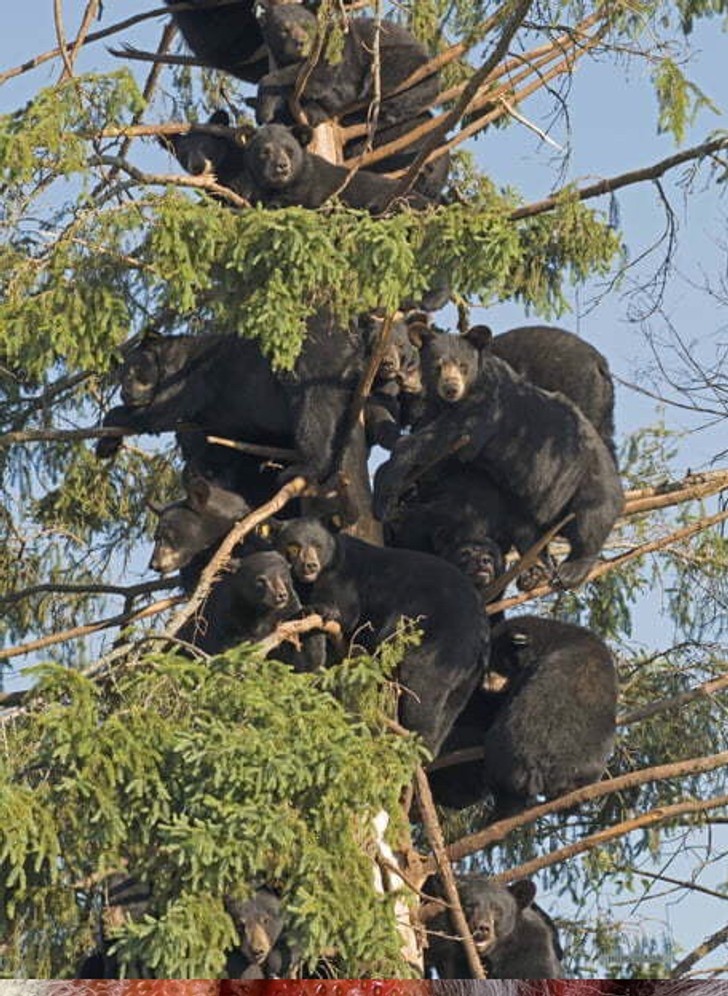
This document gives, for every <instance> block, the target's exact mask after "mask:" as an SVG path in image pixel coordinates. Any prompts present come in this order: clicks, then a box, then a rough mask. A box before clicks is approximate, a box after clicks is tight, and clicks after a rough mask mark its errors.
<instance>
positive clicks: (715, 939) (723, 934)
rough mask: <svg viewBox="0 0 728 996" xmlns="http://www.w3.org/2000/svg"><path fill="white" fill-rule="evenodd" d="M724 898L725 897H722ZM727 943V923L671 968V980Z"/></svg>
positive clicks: (683, 973) (677, 977)
mask: <svg viewBox="0 0 728 996" xmlns="http://www.w3.org/2000/svg"><path fill="white" fill-rule="evenodd" d="M723 898H725V897H723ZM726 943H728V923H727V924H726V925H725V927H721V928H720V930H716V932H715V933H714V934H711V935H710V937H706V939H705V940H704V941H703V943H702V944H699V945H698V946H697V948H694V949H693V950H692V951H691V952H690V954H688V955H686V956H685V957H684V958H683V959H682V960H681V961H679V962H678V963H677V965H676V966H675V967H674V968H673V970H672V972H671V973H670V978H671V979H679V978H680V976H681V975H685V974H686V973H687V972H689V971H690V969H691V968H692V967H693V965H695V964H696V963H697V962H699V961H702V959H703V958H705V957H706V955H709V954H710V952H711V951H715V949H716V948H719V947H720V946H721V944H726Z"/></svg>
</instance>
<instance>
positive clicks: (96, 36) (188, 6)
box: [0, 0, 238, 85]
mask: <svg viewBox="0 0 728 996" xmlns="http://www.w3.org/2000/svg"><path fill="white" fill-rule="evenodd" d="M237 2H238V0H203V2H202V3H192V2H190V3H178V4H175V9H176V10H179V11H182V10H200V9H201V8H203V7H205V6H208V7H217V6H221V7H224V6H227V5H228V4H231V3H237ZM163 16H164V17H169V7H156V8H155V9H154V10H147V11H145V12H144V13H143V14H135V15H134V16H133V17H127V18H125V19H124V20H123V21H117V22H116V23H114V24H110V25H109V27H108V28H101V29H100V30H99V31H93V32H90V33H89V34H87V35H86V36H85V37H82V36H81V32H79V34H78V36H77V37H76V38H74V39H73V41H71V42H67V43H66V51H69V50H73V49H74V48H76V47H79V48H80V47H81V45H88V44H90V43H91V42H96V41H101V40H102V39H103V38H108V37H109V36H110V35H116V34H119V33H120V32H122V31H126V30H127V28H133V27H134V25H136V24H140V23H141V22H142V21H148V20H150V18H152V17H163ZM61 51H62V50H61V49H60V48H52V49H50V51H48V52H43V53H42V54H41V55H35V56H33V57H32V58H30V59H27V60H26V61H25V62H23V63H21V64H20V65H19V66H13V68H12V69H7V70H6V71H5V72H4V73H0V85H2V84H3V83H5V82H6V81H7V80H10V79H13V77H15V76H20V75H21V74H22V73H27V72H30V71H31V70H32V69H36V68H37V67H38V66H42V65H43V63H44V62H48V61H49V60H50V59H56V58H58V56H60V55H61Z"/></svg>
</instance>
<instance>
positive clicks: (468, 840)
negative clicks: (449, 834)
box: [426, 751, 728, 877]
mask: <svg viewBox="0 0 728 996" xmlns="http://www.w3.org/2000/svg"><path fill="white" fill-rule="evenodd" d="M724 767H728V751H723V752H722V753H720V754H709V755H708V756H706V757H693V758H689V759H688V760H687V761H674V762H672V763H670V764H660V765H656V766H655V767H652V768H642V769H640V770H639V771H630V772H628V773H627V774H626V775H620V776H619V777H617V778H607V779H603V780H602V781H600V782H595V783H594V784H593V785H587V786H585V787H583V788H579V789H576V790H575V791H574V792H568V793H567V794H566V795H562V796H560V797H559V798H558V799H551V800H550V801H549V802H544V803H541V804H540V805H539V806H533V807H532V808H531V809H527V810H525V811H524V812H522V813H519V814H518V815H517V816H511V817H509V818H508V819H505V820H498V822H497V823H492V824H491V825H490V826H489V827H486V829H485V830H480V831H478V833H474V834H469V835H468V836H466V837H463V838H461V839H460V840H458V841H455V843H453V844H450V845H449V847H448V848H447V855H448V857H449V858H450V860H451V861H460V860H462V858H466V857H468V856H469V855H470V854H476V853H477V852H478V851H482V850H483V848H485V847H488V846H489V845H491V844H496V843H497V842H498V841H500V840H504V839H505V838H506V837H507V836H508V835H509V834H510V833H512V832H513V831H514V830H518V829H519V828H520V827H524V826H528V825H529V824H531V823H535V822H536V820H540V819H541V817H542V816H550V815H551V813H559V812H562V811H563V810H565V809H571V808H572V807H574V806H580V805H582V804H583V803H585V802H590V801H591V800H592V799H600V798H602V796H605V795H611V794H613V793H614V792H622V791H624V790H625V789H631V788H635V787H636V786H638V785H645V784H647V783H648V782H658V781H663V780H667V779H672V778H684V777H686V776H687V775H697V774H704V773H705V772H706V771H714V770H716V769H717V768H724ZM426 870H427V871H429V872H435V871H436V870H437V868H436V866H435V863H434V861H433V860H432V858H430V859H429V861H428V866H427V869H426ZM515 877H519V876H515Z"/></svg>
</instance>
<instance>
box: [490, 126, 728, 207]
mask: <svg viewBox="0 0 728 996" xmlns="http://www.w3.org/2000/svg"><path fill="white" fill-rule="evenodd" d="M726 148H728V138H716V139H714V140H713V141H711V142H703V144H702V145H694V146H692V148H690V149H684V150H683V151H682V152H678V153H676V154H675V155H674V156H668V158H667V159H661V160H660V161H659V162H657V163H654V164H653V165H652V166H645V167H643V168H642V169H635V170H632V171H631V172H629V173H620V174H619V175H618V176H611V177H608V178H607V179H604V180H599V182H598V183H592V184H591V185H590V186H588V187H582V188H581V189H576V190H575V189H573V188H570V187H564V188H562V189H561V190H560V191H558V193H556V194H554V195H553V196H552V197H547V198H546V199H545V200H543V201H537V202H536V203H534V204H528V205H525V206H524V207H520V208H516V210H515V211H511V213H510V215H509V216H508V217H509V218H510V220H511V221H518V220H520V219H521V218H533V217H534V216H535V215H537V214H543V213H544V212H545V211H553V209H554V208H556V207H558V206H559V204H560V203H561V202H562V201H563V199H564V197H565V196H568V195H569V194H571V195H572V196H575V197H577V198H578V200H580V201H585V200H588V199H589V198H591V197H601V196H602V195H603V194H610V193H612V192H613V191H614V190H619V189H621V188H622V187H628V186H631V185H632V184H635V183H643V182H644V181H645V180H657V179H659V177H661V176H663V175H664V174H665V173H667V172H668V171H669V170H671V169H675V167H676V166H682V165H683V164H684V163H687V162H690V161H691V160H693V159H704V158H705V157H706V156H710V155H712V154H713V153H715V152H719V151H720V150H721V149H726Z"/></svg>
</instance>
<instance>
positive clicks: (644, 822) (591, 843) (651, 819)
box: [493, 795, 728, 882]
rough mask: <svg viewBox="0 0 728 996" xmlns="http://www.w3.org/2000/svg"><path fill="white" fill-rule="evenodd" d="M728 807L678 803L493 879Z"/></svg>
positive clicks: (723, 799) (718, 799) (716, 801)
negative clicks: (633, 834) (631, 834)
mask: <svg viewBox="0 0 728 996" xmlns="http://www.w3.org/2000/svg"><path fill="white" fill-rule="evenodd" d="M726 805H728V795H720V796H715V797H714V798H712V799H705V800H703V799H693V800H691V801H688V802H678V803H675V804H674V805H672V806H660V807H659V808H658V809H652V810H650V811H649V812H647V813H642V814H641V815H640V816H635V817H634V819H631V820H625V821H624V822H622V823H617V824H615V825H614V826H611V827H608V828H607V829H606V830H600V831H599V832H598V833H595V834H592V835H591V836H590V837H585V838H584V839H583V840H580V841H577V842H576V843H574V844H568V845H567V846H566V847H562V848H560V849H559V850H557V851H551V853H550V854H544V855H543V856H542V857H540V858H534V859H533V860H532V861H525V862H524V863H523V864H522V865H517V866H516V867H515V868H509V869H508V871H504V872H501V873H500V874H499V875H494V876H493V877H494V878H495V880H496V881H497V882H513V881H515V880H516V879H519V878H529V877H530V876H531V875H535V874H536V872H538V871H541V870H542V869H543V868H550V867H551V866H552V865H558V864H561V862H562V861H566V860H568V859H569V858H573V857H575V856H576V855H577V854H584V853H585V852H586V851H591V850H593V849H594V848H595V847H603V846H604V845H605V844H607V843H609V842H610V841H612V840H617V839H618V838H619V837H626V836H627V834H630V833H632V831H634V830H644V829H647V828H648V827H654V826H659V825H660V824H661V823H669V822H670V821H671V820H674V819H677V818H678V817H680V816H690V815H693V814H695V813H703V812H707V811H709V810H711V809H719V808H721V807H723V806H726Z"/></svg>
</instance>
